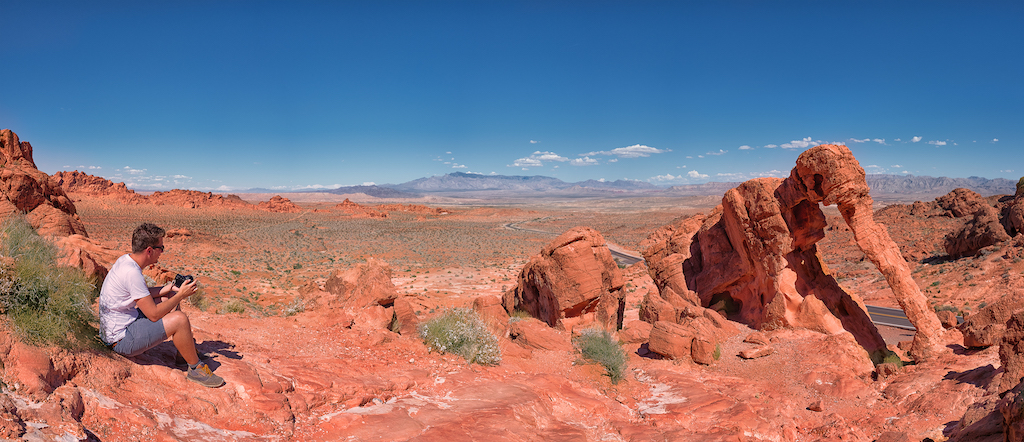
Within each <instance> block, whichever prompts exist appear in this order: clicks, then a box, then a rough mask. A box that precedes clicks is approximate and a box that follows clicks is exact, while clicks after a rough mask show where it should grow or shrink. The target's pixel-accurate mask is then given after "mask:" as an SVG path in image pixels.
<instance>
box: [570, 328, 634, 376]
mask: <svg viewBox="0 0 1024 442" xmlns="http://www.w3.org/2000/svg"><path fill="white" fill-rule="evenodd" d="M573 346H575V347H576V350H577V351H579V352H580V354H581V355H583V358H584V359H586V360H588V361H591V362H596V363H598V364H601V365H603V366H604V369H605V374H606V375H607V376H608V377H609V378H611V380H612V383H613V384H618V383H619V381H621V380H622V378H623V376H625V373H626V352H625V351H623V350H622V346H621V345H619V343H618V342H616V341H615V339H614V338H612V335H611V333H608V331H607V330H598V329H588V330H584V331H583V333H582V334H580V335H579V336H577V337H576V338H574V339H573Z"/></svg>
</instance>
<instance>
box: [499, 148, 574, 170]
mask: <svg viewBox="0 0 1024 442" xmlns="http://www.w3.org/2000/svg"><path fill="white" fill-rule="evenodd" d="M545 161H558V162H565V161H569V159H568V158H566V157H563V156H561V155H559V154H557V153H554V152H546V151H539V150H538V151H536V152H534V153H532V154H530V156H528V157H526V158H520V159H518V160H515V161H513V162H512V164H510V165H509V166H508V167H523V168H524V169H523V170H527V169H525V168H526V167H542V166H544V162H545Z"/></svg>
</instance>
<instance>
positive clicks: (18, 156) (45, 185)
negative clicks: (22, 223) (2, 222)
mask: <svg viewBox="0 0 1024 442" xmlns="http://www.w3.org/2000/svg"><path fill="white" fill-rule="evenodd" d="M16 213H26V214H27V219H28V222H29V224H31V225H32V227H33V228H35V229H36V231H37V232H39V234H40V235H44V236H67V235H74V234H79V235H83V236H88V234H87V233H86V231H85V225H84V224H82V221H81V219H79V217H78V213H77V211H76V210H75V205H74V203H72V202H71V199H70V198H68V196H67V195H66V194H65V193H64V190H63V189H61V187H60V185H58V184H57V182H56V181H54V180H53V179H51V178H50V176H49V175H47V174H45V173H43V172H41V171H39V169H37V168H36V164H35V161H33V159H32V145H31V144H29V143H28V142H27V141H26V142H21V141H19V140H18V136H17V135H15V133H14V132H12V131H11V130H10V129H4V130H0V218H6V217H7V216H10V215H12V214H16Z"/></svg>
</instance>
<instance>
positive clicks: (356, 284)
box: [324, 258, 398, 308]
mask: <svg viewBox="0 0 1024 442" xmlns="http://www.w3.org/2000/svg"><path fill="white" fill-rule="evenodd" d="M324 290H326V291H327V292H328V293H330V294H331V295H333V298H331V299H329V300H328V302H327V303H328V305H331V306H334V307H357V308H359V307H369V306H373V305H380V306H385V307H390V306H391V305H392V304H394V302H395V299H396V298H398V291H397V290H396V289H395V285H394V283H392V282H391V267H390V266H388V264H387V263H386V262H384V261H381V260H379V259H376V258H369V259H367V260H366V262H363V263H359V264H356V266H355V267H352V268H350V269H347V270H339V271H336V272H335V273H334V274H332V275H331V276H330V277H328V278H327V282H325V283H324Z"/></svg>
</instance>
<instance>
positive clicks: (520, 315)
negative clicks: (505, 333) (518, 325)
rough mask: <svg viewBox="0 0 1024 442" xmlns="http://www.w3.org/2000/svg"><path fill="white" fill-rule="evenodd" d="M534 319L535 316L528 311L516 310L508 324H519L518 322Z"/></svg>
mask: <svg viewBox="0 0 1024 442" xmlns="http://www.w3.org/2000/svg"><path fill="white" fill-rule="evenodd" d="M532 317H533V315H531V314H530V312H528V311H526V310H520V309H516V310H513V311H512V314H511V315H510V316H509V318H508V322H509V323H513V322H518V321H522V320H524V319H530V318H532Z"/></svg>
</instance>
